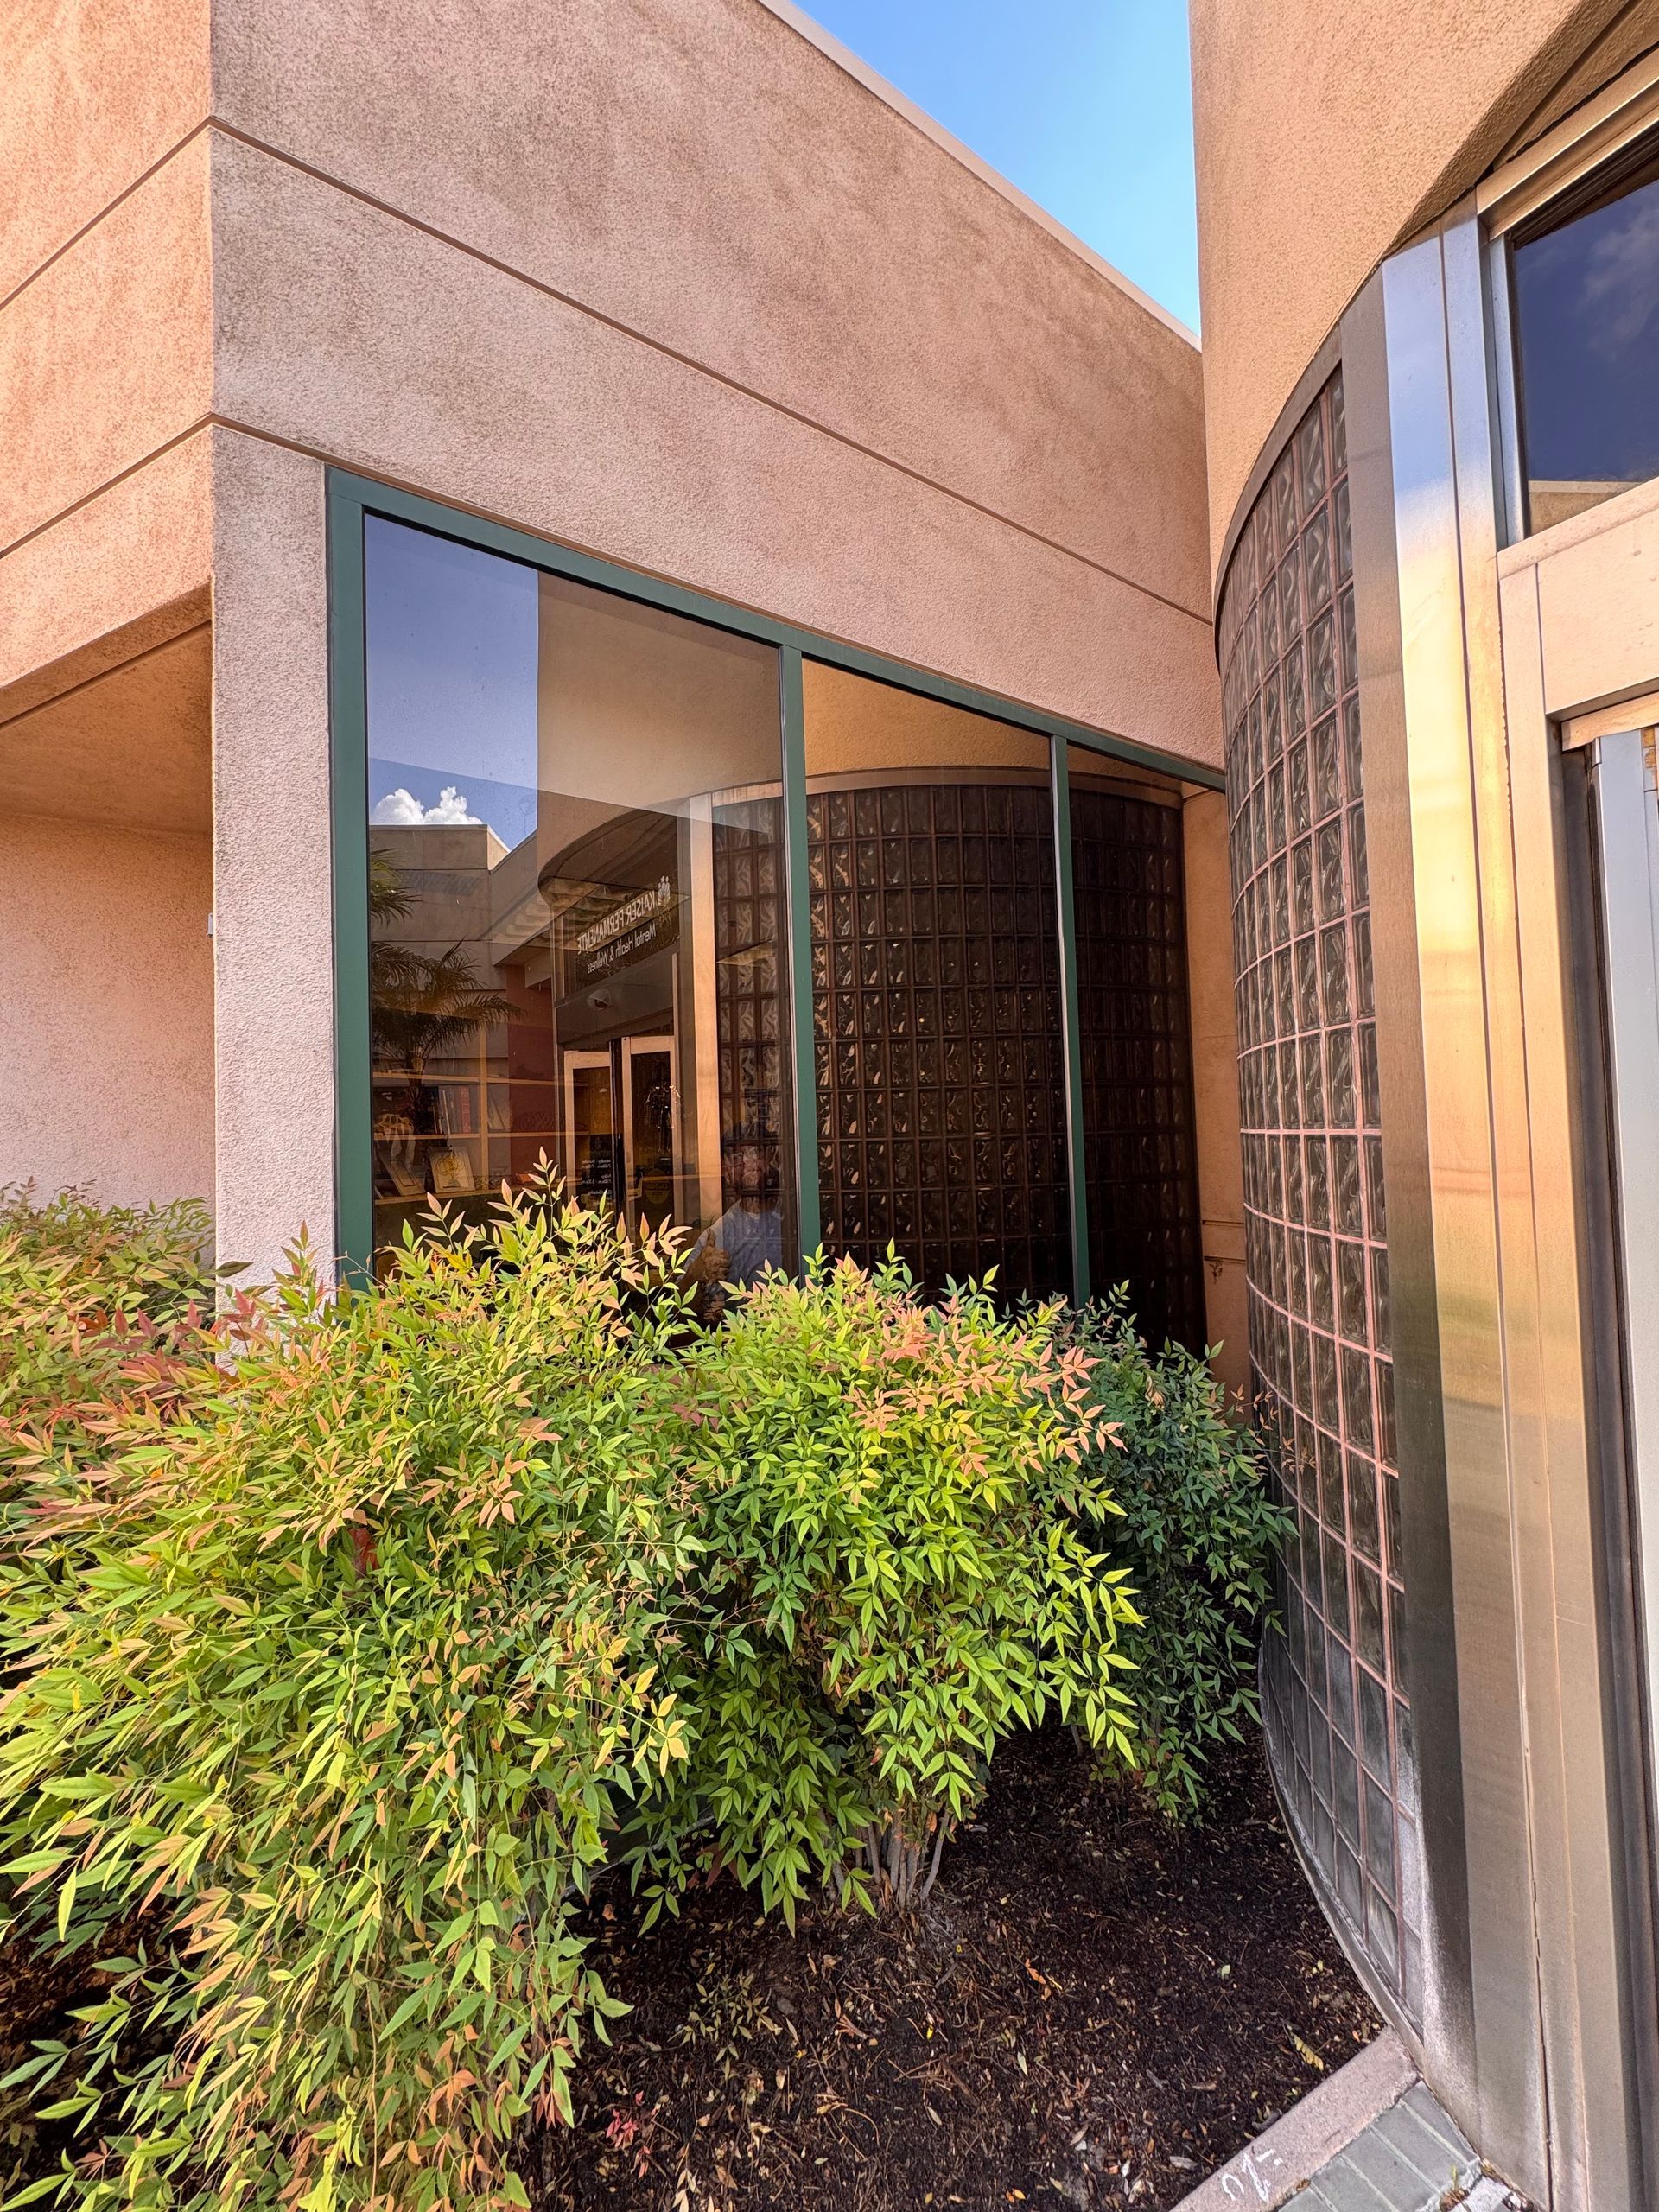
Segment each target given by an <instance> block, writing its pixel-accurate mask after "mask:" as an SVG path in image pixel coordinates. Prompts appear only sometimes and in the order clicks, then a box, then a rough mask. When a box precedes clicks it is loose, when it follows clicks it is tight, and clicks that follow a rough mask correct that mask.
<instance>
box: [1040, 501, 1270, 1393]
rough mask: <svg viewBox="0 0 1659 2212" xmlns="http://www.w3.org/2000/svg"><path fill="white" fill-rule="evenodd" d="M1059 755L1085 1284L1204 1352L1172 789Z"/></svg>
mask: <svg viewBox="0 0 1659 2212" xmlns="http://www.w3.org/2000/svg"><path fill="white" fill-rule="evenodd" d="M1309 465H1310V466H1312V464H1311V463H1310V464H1309ZM1067 759H1068V780H1069V782H1070V785H1071V880H1072V902H1073V910H1074V912H1075V914H1076V918H1077V1015H1078V1021H1077V1041H1078V1050H1079V1057H1080V1059H1081V1063H1082V1067H1081V1072H1082V1076H1083V1156H1084V1174H1085V1178H1086V1184H1087V1189H1088V1195H1089V1268H1090V1281H1091V1282H1092V1284H1093V1287H1094V1290H1095V1293H1096V1296H1101V1295H1103V1294H1105V1293H1106V1292H1108V1291H1109V1290H1111V1289H1114V1288H1115V1287H1116V1286H1117V1285H1118V1284H1120V1283H1122V1284H1125V1285H1127V1286H1128V1297H1129V1305H1130V1307H1131V1310H1132V1311H1133V1312H1134V1314H1135V1319H1136V1321H1137V1322H1138V1323H1139V1325H1140V1326H1141V1331H1142V1332H1143V1333H1144V1334H1145V1336H1146V1337H1147V1338H1148V1340H1149V1341H1150V1342H1151V1343H1152V1344H1154V1345H1158V1344H1163V1343H1164V1341H1165V1340H1166V1338H1170V1337H1173V1338H1176V1339H1177V1340H1178V1341H1179V1342H1180V1343H1182V1344H1187V1345H1190V1346H1191V1347H1192V1349H1193V1350H1195V1351H1198V1350H1201V1349H1202V1348H1203V1344H1204V1319H1205V1316H1204V1284H1203V1278H1202V1276H1201V1274H1200V1273H1199V1251H1198V1243H1199V1236H1198V1163H1197V1154H1196V1148H1195V1144H1194V1135H1193V1119H1192V1046H1191V1038H1190V1033H1189V1027H1188V1014H1187V1000H1186V935H1185V890H1184V882H1183V875H1182V844H1181V799H1180V789H1179V785H1176V784H1174V783H1172V782H1171V781H1170V779H1168V778H1166V777H1162V776H1154V775H1152V774H1151V773H1150V772H1147V771H1145V770H1139V769H1134V768H1130V767H1129V766H1128V765H1127V764H1126V763H1124V762H1122V761H1116V760H1109V759H1108V758H1107V757H1106V756H1105V755H1103V754H1102V753H1093V752H1090V751H1088V750H1087V749H1086V748H1085V747H1083V746H1079V745H1074V746H1072V747H1071V748H1070V752H1069V753H1068V756H1067ZM1279 865H1280V866H1281V867H1282V865H1283V863H1282V862H1281V863H1280V864H1279Z"/></svg>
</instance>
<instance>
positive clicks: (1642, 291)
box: [1512, 140, 1659, 530]
mask: <svg viewBox="0 0 1659 2212" xmlns="http://www.w3.org/2000/svg"><path fill="white" fill-rule="evenodd" d="M1512 267H1513V270H1514V285H1515V323H1516V357H1517V381H1518V385H1519V395H1518V397H1519V409H1520V416H1521V443H1522V454H1523V461H1524V468H1525V474H1526V478H1527V526H1528V528H1529V530H1547V529H1548V527H1549V525H1550V524H1552V523H1556V522H1562V521H1565V520H1566V518H1567V517H1568V516H1569V515H1575V514H1579V513H1581V512H1583V511H1584V510H1585V509H1586V508H1587V507H1593V506H1596V505H1599V504H1600V502H1601V501H1602V500H1604V499H1611V498H1612V497H1613V496H1614V495H1615V494H1616V493H1619V492H1623V491H1625V490H1627V489H1628V488H1629V486H1631V485H1632V484H1640V483H1643V482H1645V481H1646V480H1647V479H1648V478H1649V477H1650V476H1659V378H1656V375H1655V369H1654V363H1655V356H1656V349H1659V149H1656V148H1655V146H1654V143H1653V142H1652V141H1651V140H1649V141H1648V142H1647V143H1645V145H1644V146H1642V147H1639V148H1637V149H1633V150H1632V152H1631V153H1630V155H1628V156H1626V157H1625V158H1624V159H1623V160H1621V161H1619V162H1615V163H1613V164H1611V166H1610V167H1609V168H1605V169H1601V170H1599V171H1598V172H1597V173H1596V175H1594V176H1593V177H1592V178H1589V179H1587V180H1586V182H1585V183H1584V184H1583V185H1582V186H1581V187H1580V188H1579V189H1578V190H1577V191H1576V192H1573V193H1570V194H1567V197H1566V198H1565V200H1558V201H1556V202H1554V204H1553V205H1552V207H1550V208H1549V210H1548V212H1547V213H1545V214H1544V215H1542V216H1541V217H1540V218H1539V219H1537V221H1536V222H1535V223H1534V224H1531V225H1529V226H1526V227H1525V228H1523V229H1522V230H1520V231H1518V232H1516V240H1515V245H1514V251H1513V258H1512Z"/></svg>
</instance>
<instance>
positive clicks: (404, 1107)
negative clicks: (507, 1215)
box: [372, 1068, 559, 1219]
mask: <svg viewBox="0 0 1659 2212" xmlns="http://www.w3.org/2000/svg"><path fill="white" fill-rule="evenodd" d="M372 1080H373V1084H374V1121H373V1130H374V1196H375V1203H376V1205H377V1206H378V1207H380V1208H382V1209H385V1211H386V1213H387V1215H388V1216H389V1217H391V1219H396V1218H397V1216H398V1215H399V1214H404V1215H406V1216H407V1217H410V1218H413V1217H414V1216H415V1215H416V1214H417V1213H419V1211H421V1210H422V1208H423V1207H424V1206H425V1205H427V1204H428V1202H429V1200H430V1199H431V1198H439V1199H442V1200H444V1201H446V1202H447V1201H449V1200H452V1199H454V1200H465V1199H469V1198H472V1199H476V1198H487V1197H493V1195H494V1193H495V1192H497V1191H499V1188H500V1186H501V1185H502V1183H503V1182H504V1181H516V1180H517V1179H519V1178H520V1177H522V1176H523V1175H524V1173H525V1172H526V1171H527V1170H528V1169H529V1168H530V1167H531V1166H533V1165H534V1162H535V1160H536V1159H537V1155H538V1154H540V1153H542V1152H543V1151H544V1152H545V1153H546V1154H548V1156H549V1158H550V1159H551V1158H556V1156H557V1150H558V1143H559V1137H558V1129H557V1098H558V1094H557V1087H556V1085H555V1084H550V1083H545V1082H534V1081H532V1082H518V1081H515V1080H513V1079H512V1078H510V1077H506V1076H499V1077H497V1076H491V1075H487V1074H479V1075H471V1076H469V1075H461V1074H456V1073H454V1072H451V1071H448V1070H446V1071H444V1072H443V1073H442V1074H441V1075H435V1076H420V1077H412V1076H410V1073H409V1071H407V1070H406V1069H401V1068H385V1069H382V1068H377V1069H376V1070H375V1071H373V1077H372Z"/></svg>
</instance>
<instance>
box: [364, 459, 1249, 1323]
mask: <svg viewBox="0 0 1659 2212" xmlns="http://www.w3.org/2000/svg"><path fill="white" fill-rule="evenodd" d="M327 502H328V529H327V545H328V651H329V715H330V742H331V759H332V763H333V773H334V791H333V804H332V807H331V810H330V812H331V819H332V821H333V824H334V1186H335V1189H334V1198H335V1223H336V1229H337V1240H338V1243H339V1247H340V1265H341V1269H342V1272H343V1273H344V1274H346V1276H347V1277H348V1278H350V1277H356V1278H358V1279H359V1280H360V1279H361V1278H362V1277H363V1276H364V1275H365V1274H366V1273H367V1271H368V1268H369V1266H370V1263H371V1259H372V1253H373V1249H374V1195H373V1179H372V1143H373V1140H372V1112H371V1104H370V1102H371V1096H372V1086H371V1083H370V1046H369V804H368V672H367V639H366V636H365V592H364V544H363V521H364V517H365V515H371V514H373V515H379V516H381V517H383V518H385V519H386V520H387V521H389V522H401V523H405V524H409V525H410V527H411V528H413V529H416V530H424V531H432V532H434V533H435V535H437V536H439V537H450V538H454V539H457V540H459V541H460V542H461V543H462V544H467V545H475V546H477V547H479V548H480V550H482V551H485V552H487V553H498V554H500V555H501V556H504V557H505V559H507V560H510V561H518V562H521V563H524V564H525V565H526V566H528V567H531V568H534V569H544V570H545V571H546V572H547V573H548V574H549V575H556V576H565V577H569V579H571V580H572V581H573V582H577V583H584V584H590V585H592V586H593V587H594V588H595V589H597V590H600V591H608V592H614V593H616V594H619V595H620V596H621V597H622V598H625V599H633V600H638V601H642V602H643V603H644V604H645V605H646V606H649V607H662V608H664V609H665V610H666V611H668V612H669V613H674V614H681V615H684V616H685V617H687V618H688V619H689V620H691V621H694V622H703V623H707V624H709V626H711V627H713V628H715V629H718V630H728V631H731V632H734V634H735V635H737V636H739V637H743V638H753V639H758V640H759V641H760V643H762V644H765V645H773V646H775V647H776V648H777V651H778V671H779V702H778V704H779V734H780V740H781V752H782V763H783V797H784V859H785V874H786V877H787V890H788V936H789V998H790V1015H791V1020H790V1049H791V1055H792V1065H793V1072H794V1086H793V1087H794V1099H795V1168H796V1178H797V1185H798V1187H797V1203H798V1220H799V1224H800V1242H801V1249H802V1250H803V1251H804V1252H810V1251H813V1250H815V1249H817V1244H818V1243H819V1238H820V1227H821V1221H822V1214H821V1209H820V1204H819V1192H818V1132H817V1082H816V1079H815V1075H814V1069H813V1052H812V943H811V907H810V899H809V897H808V890H807V855H806V842H807V838H806V820H807V816H806V798H807V792H806V728H805V714H804V704H803V697H804V678H803V674H802V670H803V664H804V663H805V662H806V661H809V660H813V661H821V662H823V663H824V664H827V665H828V666H829V667H832V668H841V669H846V670H848V671H850V672H851V673H852V674H854V675H855V676H864V677H869V678H871V679H872V680H873V681H874V682H875V683H886V684H890V685H892V686H893V689H895V690H900V691H913V692H917V693H919V694H920V696H922V697H924V698H928V699H938V700H939V701H940V702H942V703H943V704H944V705H946V706H950V707H961V708H963V709H966V710H967V712H969V714H975V715H985V716H987V717H988V718H989V719H990V720H991V721H1000V722H1006V723H1007V724H1009V725H1010V726H1011V727H1012V728H1015V729H1022V730H1027V731H1030V732H1033V734H1036V735H1037V736H1039V737H1042V738H1044V739H1046V741H1047V743H1048V747H1049V764H1050V789H1051V791H1052V802H1053V817H1054V859H1055V889H1056V895H1057V903H1058V917H1057V919H1058V927H1059V932H1060V1003H1061V1030H1062V1037H1063V1041H1064V1046H1065V1064H1066V1065H1065V1116H1066V1151H1067V1164H1068V1166H1069V1169H1070V1173H1071V1281H1072V1295H1073V1296H1074V1297H1075V1298H1077V1300H1083V1299H1085V1298H1087V1297H1088V1295H1089V1289H1090V1283H1089V1205H1088V1192H1087V1189H1086V1187H1085V1185H1084V1152H1083V1062H1082V1052H1081V1043H1080V1039H1079V1036H1078V1029H1077V1020H1078V1014H1077V1007H1078V1001H1077V931H1076V928H1075V916H1074V907H1073V900H1072V885H1071V804H1070V789H1071V786H1070V780H1069V776H1068V769H1067V760H1066V748H1067V747H1069V746H1072V745H1077V746H1083V747H1087V748H1088V749H1089V750H1090V752H1094V753H1103V754H1104V755H1106V756H1108V757H1109V758H1110V759H1113V760H1123V761H1127V762H1128V763H1129V764H1130V765H1131V766H1135V767H1139V768H1152V769H1155V770H1157V771H1159V772H1160V773H1162V774H1164V775H1167V776H1172V777H1174V778H1175V779H1178V780H1179V781H1180V782H1183V783H1186V784H1197V785H1202V786H1204V787H1205V789H1207V790H1211V791H1220V790H1223V789H1224V778H1223V777H1222V776H1221V775H1220V774H1219V773H1218V772H1217V771H1215V770H1213V769H1209V768H1203V767H1200V766H1198V765H1196V764H1195V763H1194V762H1192V761H1190V760H1178V759H1177V758H1176V757H1175V756H1174V755H1173V754H1172V753H1164V752H1160V750H1159V749H1158V748H1157V747H1153V746H1147V745H1137V744H1135V743H1134V742H1133V741H1131V740H1130V739H1128V738H1122V737H1115V736H1113V735H1111V734H1109V732H1106V731H1104V730H1098V729H1093V728H1090V727H1089V726H1088V725H1087V724H1085V723H1082V722H1071V721H1065V720H1064V719H1063V718H1062V717H1060V716H1058V715H1045V714H1042V713H1039V711H1038V710H1037V709H1034V708H1032V707H1027V706H1022V705H1021V704H1020V702H1018V701H1017V700H1013V699H1005V698H1002V697H1001V696H999V695H998V694H996V693H995V692H990V691H982V690H977V689H976V687H975V686H974V685H972V684H969V683H957V682H955V681H954V680H953V679H952V678H951V677H944V676H936V675H933V674H932V673H931V671H927V670H925V669H918V668H912V667H911V666H909V665H908V664H906V663H905V662H903V661H895V660H890V659H887V658H885V657H884V656H883V655H881V654H880V653H873V652H866V651H865V650H864V649H863V648H862V647H861V646H858V645H842V643H840V642H839V640H837V639H833V638H826V637H822V636H820V635H818V634H817V632H814V631H810V630H802V629H798V628H797V627H796V626H794V625H793V624H792V623H789V622H782V621H779V620H778V619H777V618H776V617H775V616H773V615H770V614H760V613H754V612H753V610H752V609H751V608H748V607H738V606H734V605H733V604H732V602H731V601H728V600H720V599H714V598H711V597H709V595H708V594H706V593H702V592H698V591H693V590H692V589H691V588H690V587H689V586H688V585H685V584H677V583H671V582H668V581H667V580H665V579H664V578H663V577H660V576H653V575H646V574H645V572H644V571H642V570H640V569H629V568H624V567H622V566H621V565H620V564H619V563H616V562H614V561H606V560H601V558H600V557H599V556H597V555H596V554H592V553H581V552H578V551H576V550H575V548H574V547H572V546H568V545H561V544H559V543H557V542H556V540H554V539H552V538H547V537H537V536H536V535H535V534H534V533H533V532H531V531H523V530H515V529H513V528H512V527H511V526H510V525H508V524H505V523H499V522H492V521H489V520H487V519H486V518H485V517H483V516H481V515H475V514H471V513H468V512H467V510H466V509H465V508H462V507H452V506H447V505H444V504H443V503H442V501H440V500H436V499H426V498H423V496H422V495H421V494H420V493H415V492H404V491H399V490H397V488H396V487H395V486H391V485H389V484H381V483H377V482H376V481H375V480H374V479H373V478H372V477H366V476H356V475H353V474H349V473H348V472H347V471H346V470H344V469H336V468H331V469H330V470H329V471H328V478H327Z"/></svg>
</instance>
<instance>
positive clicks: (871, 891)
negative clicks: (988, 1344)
mask: <svg viewBox="0 0 1659 2212" xmlns="http://www.w3.org/2000/svg"><path fill="white" fill-rule="evenodd" d="M807 841H808V842H807V851H808V865H809V871H810V881H811V895H812V962H813V971H814V972H813V1015H814V1026H815V1028H816V1031H817V1039H816V1043H817V1082H818V1163H819V1164H818V1179H819V1190H820V1195H821V1199H822V1204H823V1241H824V1245H825V1248H826V1249H828V1250H829V1251H831V1252H836V1253H840V1252H849V1253H850V1254H851V1255H853V1257H854V1258H855V1259H857V1260H859V1261H861V1262H864V1263H865V1264H867V1265H868V1264H871V1263H873V1262H875V1261H877V1260H879V1259H880V1257H881V1255H883V1254H884V1253H885V1252H886V1250H887V1246H888V1244H889V1243H896V1244H897V1245H898V1247H899V1251H900V1252H901V1253H902V1254H903V1255H904V1256H905V1258H906V1260H907V1261H908V1262H910V1265H911V1267H912V1269H913V1271H914V1273H915V1274H916V1275H917V1277H918V1280H919V1281H921V1282H923V1283H924V1284H925V1286H926V1287H927V1288H928V1290H929V1291H931V1292H935V1293H937V1292H938V1291H940V1290H942V1289H943V1288H944V1283H945V1281H946V1278H947V1277H950V1276H954V1277H955V1278H956V1279H957V1281H964V1280H966V1279H967V1278H968V1277H969V1276H970V1275H972V1276H980V1275H982V1274H984V1273H985V1271H986V1269H987V1268H990V1267H995V1268H996V1271H997V1280H998V1282H999V1284H1000V1285H1001V1288H1002V1289H1003V1290H1004V1291H1006V1292H1008V1293H1010V1294H1017V1293H1019V1292H1021V1291H1031V1292H1033V1293H1035V1294H1038V1295H1039V1296H1048V1295H1052V1294H1053V1293H1055V1292H1056V1291H1063V1290H1064V1289H1065V1287H1066V1286H1067V1283H1068V1281H1069V1280H1070V1275H1071V1245H1070V1216H1069V1211H1068V1205H1067V1180H1066V1149H1065V1076H1064V1067H1063V1041H1062V1033H1061V1028H1060V981H1059V927H1058V918H1057V911H1056V903H1055V886H1054V833H1053V827H1052V815H1051V813H1050V801H1049V793H1048V786H1047V784H1046V781H1041V782H1039V781H1037V780H1036V779H1033V780H1032V781H1030V782H1028V783H1020V784H995V783H963V784H961V785H957V784H955V783H950V784H944V783H920V782H918V783H911V784H902V783H891V784H884V785H865V786H864V787H863V788H861V789H857V790H846V791H817V792H814V793H813V794H812V795H811V797H810V798H809V800H808V802H807Z"/></svg>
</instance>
